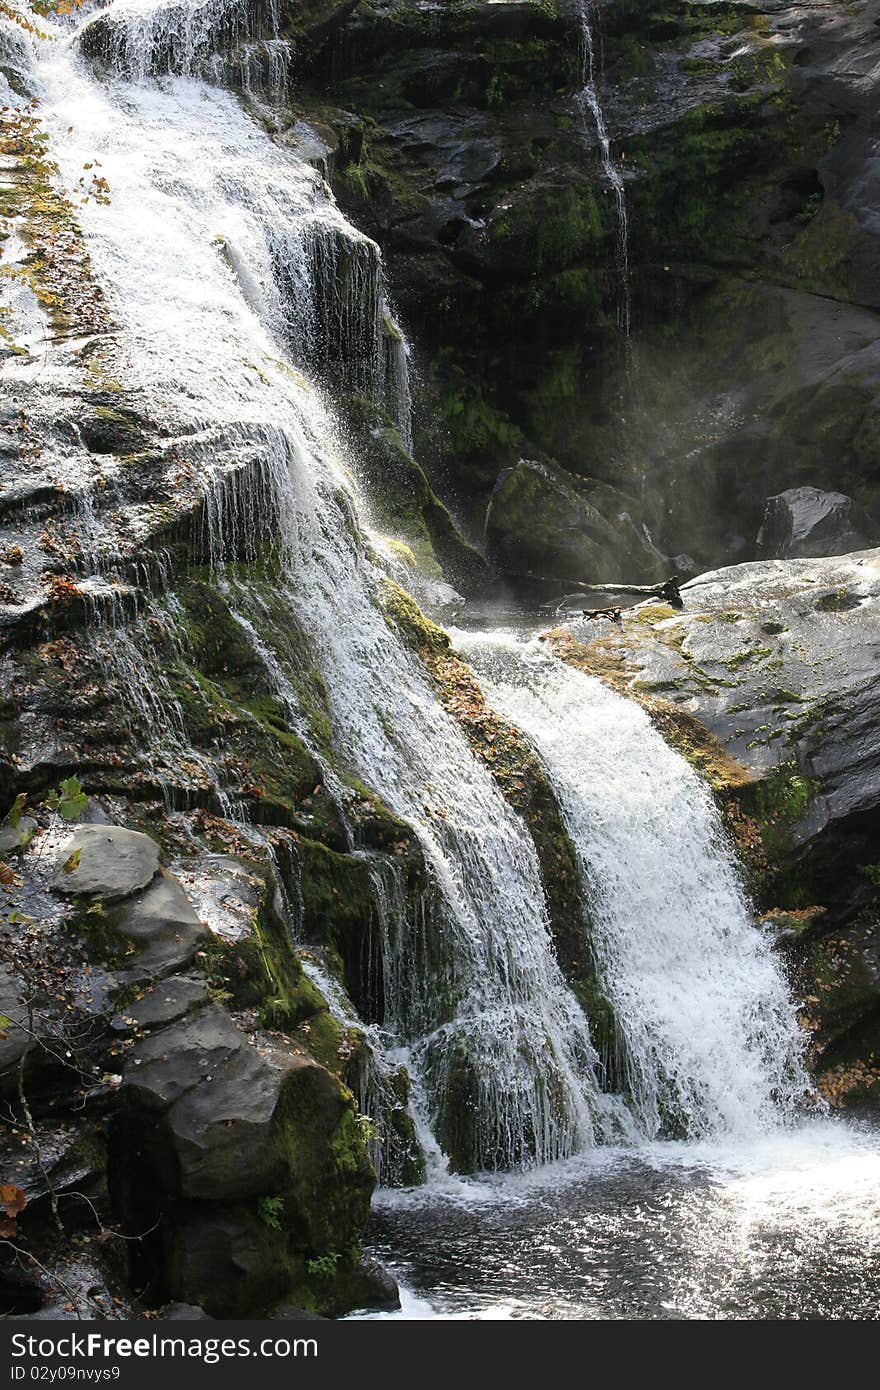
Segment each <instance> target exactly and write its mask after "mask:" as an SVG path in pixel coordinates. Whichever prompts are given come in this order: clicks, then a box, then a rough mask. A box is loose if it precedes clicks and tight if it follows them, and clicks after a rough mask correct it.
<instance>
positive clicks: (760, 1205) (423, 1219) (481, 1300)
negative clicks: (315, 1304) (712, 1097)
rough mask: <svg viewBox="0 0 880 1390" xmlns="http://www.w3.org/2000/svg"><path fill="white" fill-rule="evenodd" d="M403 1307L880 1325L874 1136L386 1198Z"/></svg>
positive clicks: (377, 1244) (383, 1255)
mask: <svg viewBox="0 0 880 1390" xmlns="http://www.w3.org/2000/svg"><path fill="white" fill-rule="evenodd" d="M369 1252H370V1253H371V1254H372V1255H374V1256H375V1257H376V1258H377V1259H380V1260H382V1261H383V1263H385V1264H386V1265H387V1266H388V1267H389V1268H390V1269H391V1270H392V1272H393V1273H394V1274H395V1276H396V1277H397V1279H398V1280H399V1282H400V1285H401V1305H402V1306H401V1309H400V1310H399V1311H398V1312H394V1313H385V1314H362V1315H361V1316H363V1317H382V1316H384V1317H396V1318H409V1319H412V1318H450V1319H452V1318H454V1319H481V1320H482V1319H539V1320H545V1319H639V1320H643V1319H660V1318H663V1319H670V1318H673V1319H791V1318H811V1319H841V1318H843V1319H874V1318H877V1317H880V1131H878V1130H877V1129H870V1128H867V1127H861V1126H857V1125H850V1124H845V1123H842V1122H838V1123H835V1122H830V1121H828V1122H817V1123H815V1124H811V1125H808V1126H805V1127H803V1128H801V1129H799V1130H797V1131H795V1132H790V1133H787V1134H781V1135H774V1136H772V1137H769V1138H767V1139H766V1140H760V1141H757V1142H751V1143H749V1144H745V1145H740V1146H738V1145H730V1146H726V1147H725V1146H722V1145H712V1144H658V1145H653V1146H650V1147H647V1148H645V1149H642V1150H639V1151H638V1152H632V1151H630V1152H625V1151H621V1150H610V1149H608V1150H604V1151H601V1152H596V1153H594V1154H593V1155H590V1156H589V1157H586V1158H584V1159H581V1160H575V1161H572V1162H569V1163H567V1164H563V1165H558V1166H557V1167H555V1168H554V1169H552V1170H544V1171H543V1172H541V1173H537V1174H534V1175H532V1176H531V1177H522V1176H521V1177H517V1178H506V1179H500V1180H494V1179H493V1180H492V1181H489V1182H482V1183H481V1182H477V1181H456V1180H454V1179H451V1178H450V1179H446V1180H441V1181H440V1182H438V1183H436V1184H435V1185H433V1186H432V1187H430V1188H426V1189H423V1190H421V1191H413V1192H409V1193H401V1192H395V1193H390V1192H383V1193H379V1194H378V1195H377V1198H376V1202H375V1211H374V1216H373V1222H372V1228H371V1243H370V1247H369Z"/></svg>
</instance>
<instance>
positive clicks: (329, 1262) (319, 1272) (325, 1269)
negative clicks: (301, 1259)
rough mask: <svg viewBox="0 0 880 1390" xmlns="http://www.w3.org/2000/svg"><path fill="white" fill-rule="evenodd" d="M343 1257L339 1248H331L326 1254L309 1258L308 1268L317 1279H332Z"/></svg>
mask: <svg viewBox="0 0 880 1390" xmlns="http://www.w3.org/2000/svg"><path fill="white" fill-rule="evenodd" d="M341 1259H342V1256H341V1255H340V1253H339V1251H338V1250H329V1251H328V1252H327V1254H326V1255H318V1256H317V1258H316V1259H314V1260H307V1261H306V1269H307V1270H308V1272H309V1274H311V1275H313V1276H314V1277H315V1278H316V1279H332V1278H333V1276H334V1274H335V1273H336V1266H337V1265H338V1263H339V1261H340V1260H341Z"/></svg>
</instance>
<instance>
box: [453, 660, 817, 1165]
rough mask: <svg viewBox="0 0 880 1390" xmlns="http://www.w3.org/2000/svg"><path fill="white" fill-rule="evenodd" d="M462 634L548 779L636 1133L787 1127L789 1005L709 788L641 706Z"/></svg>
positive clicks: (579, 676) (795, 1084)
mask: <svg viewBox="0 0 880 1390" xmlns="http://www.w3.org/2000/svg"><path fill="white" fill-rule="evenodd" d="M456 638H457V641H458V645H459V646H460V647H461V648H462V649H463V651H464V652H465V654H466V655H467V656H468V657H469V659H470V660H471V661H472V663H473V664H474V667H475V669H476V671H477V674H478V677H479V679H480V680H481V682H482V684H483V686H484V688H485V691H486V695H487V697H488V698H489V699H490V700H491V702H492V703H493V705H494V706H495V707H496V708H497V709H499V710H500V711H501V712H502V713H504V714H505V715H506V716H507V717H508V718H509V719H511V720H513V721H514V722H515V723H516V724H518V726H519V727H520V728H521V729H522V730H523V731H524V732H526V733H527V734H528V736H529V737H530V738H531V740H532V741H533V743H534V746H535V748H536V749H537V751H538V753H539V755H540V757H541V758H542V759H543V760H544V763H545V765H546V767H547V769H548V771H549V773H550V775H551V776H552V779H553V783H554V786H555V788H556V791H557V794H558V796H559V798H560V804H561V806H562V810H563V814H564V818H565V820H566V823H567V827H568V830H569V833H570V834H571V837H572V840H573V842H574V845H575V847H576V850H577V854H578V859H579V863H580V869H581V873H582V875H583V880H584V886H585V889H586V894H587V900H588V902H589V904H590V929H591V931H592V934H593V948H594V952H595V956H596V960H597V964H598V967H599V971H600V976H601V979H602V983H603V985H604V988H605V990H606V992H607V994H608V996H609V998H610V999H611V1001H612V1003H613V1006H614V1009H615V1012H616V1016H617V1021H618V1025H619V1027H620V1029H621V1031H622V1033H623V1038H624V1042H625V1046H626V1052H627V1061H628V1072H629V1075H628V1087H627V1089H628V1092H629V1102H630V1105H631V1106H632V1108H633V1112H634V1114H635V1116H636V1119H637V1122H638V1126H639V1130H640V1132H641V1133H642V1134H643V1135H644V1136H646V1137H648V1138H653V1137H655V1136H657V1135H660V1134H663V1133H669V1132H670V1131H671V1132H674V1133H682V1132H683V1133H684V1134H686V1135H687V1136H688V1137H689V1138H699V1137H707V1136H712V1137H717V1136H724V1135H730V1136H736V1137H738V1138H739V1137H747V1136H756V1135H760V1134H762V1133H766V1132H767V1131H768V1130H769V1129H772V1128H774V1127H776V1126H778V1125H779V1124H780V1123H782V1122H784V1121H785V1120H786V1119H790V1118H792V1117H793V1116H794V1114H795V1113H796V1112H797V1109H798V1107H799V1105H800V1104H801V1103H802V1101H803V1097H804V1095H805V1093H806V1092H807V1091H808V1090H809V1083H808V1080H807V1077H806V1074H805V1072H804V1069H803V1065H802V1060H801V1053H802V1036H801V1034H800V1031H799V1028H798V1025H797V1021H796V1017H795V1007H794V1004H793V1002H792V1000H791V997H790V995H789V991H788V988H787V985H786V981H785V978H784V975H783V971H782V968H781V964H780V961H779V959H778V957H777V956H776V955H775V954H774V953H773V951H772V950H771V948H770V945H769V943H768V942H767V940H766V938H765V937H764V936H763V935H762V934H761V933H760V931H759V930H758V929H757V928H756V926H755V925H754V917H753V914H752V913H751V912H750V909H749V905H748V903H747V901H746V899H745V897H744V894H743V891H742V888H741V886H740V883H739V880H738V876H737V871H736V865H735V862H734V859H733V856H732V854H731V852H730V850H729V848H728V846H727V844H726V842H725V839H724V834H723V830H722V827H721V824H720V820H719V817H718V813H717V811H716V809H715V806H714V803H713V801H712V798H711V796H710V794H709V792H708V790H707V788H706V786H705V784H704V783H703V782H702V781H701V780H700V778H699V777H698V776H697V774H696V773H695V772H694V771H693V770H692V769H691V768H690V767H689V766H688V765H687V763H686V762H685V761H684V759H683V758H681V757H680V756H679V755H678V754H677V753H675V752H674V751H673V750H672V749H671V748H670V747H669V746H668V745H667V744H666V743H665V741H664V740H663V738H662V737H661V736H660V734H659V733H657V731H656V730H655V729H654V728H653V726H652V724H651V722H650V720H649V719H648V717H647V715H646V714H645V713H644V711H643V710H642V709H641V708H640V707H639V706H638V705H637V704H635V702H633V701H631V700H626V699H623V698H622V697H621V696H619V695H617V694H615V693H614V692H613V691H611V690H609V689H607V687H605V686H603V685H602V684H601V682H599V681H598V680H596V679H594V678H593V677H590V676H587V675H584V674H583V673H582V672H580V671H576V670H573V669H572V668H570V667H568V666H566V665H564V663H562V662H561V661H559V660H558V659H556V658H555V657H554V656H552V655H551V654H550V653H549V652H548V651H547V650H546V649H545V648H544V647H543V645H542V644H541V643H540V642H539V641H536V640H533V641H531V642H525V641H520V640H518V639H517V638H516V637H514V636H512V635H511V634H510V633H494V634H475V635H467V634H464V633H458V634H456Z"/></svg>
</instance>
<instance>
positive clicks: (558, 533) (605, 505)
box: [486, 459, 669, 583]
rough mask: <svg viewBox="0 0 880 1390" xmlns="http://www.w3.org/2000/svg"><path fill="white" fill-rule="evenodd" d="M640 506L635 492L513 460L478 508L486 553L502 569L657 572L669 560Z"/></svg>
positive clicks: (571, 573) (564, 573) (564, 575)
mask: <svg viewBox="0 0 880 1390" xmlns="http://www.w3.org/2000/svg"><path fill="white" fill-rule="evenodd" d="M642 510H643V509H642V506H641V504H640V502H639V501H638V499H637V498H634V497H630V496H627V495H626V494H625V493H623V492H621V491H620V490H619V489H617V488H612V487H609V486H608V485H607V484H601V483H597V482H595V481H594V480H586V479H581V478H574V477H572V476H571V475H569V474H565V473H563V472H562V471H561V470H559V469H555V468H551V467H550V466H549V465H548V464H542V463H537V462H534V461H530V460H526V459H521V460H520V461H519V463H517V465H516V467H515V468H512V469H509V470H506V471H505V472H503V473H502V474H501V475H500V476H499V478H498V482H497V483H496V486H495V491H494V492H493V494H492V497H491V499H490V501H489V507H488V510H487V512H486V544H487V548H488V552H489V555H490V557H491V559H492V560H493V561H495V563H496V564H497V565H499V566H500V567H501V568H502V569H504V570H506V571H507V572H508V573H510V574H515V575H541V576H546V577H549V578H554V579H574V580H577V579H582V578H584V577H585V576H591V577H592V576H595V575H601V576H603V578H610V577H612V576H616V575H620V574H625V575H627V576H628V577H630V578H631V580H632V582H635V583H639V582H641V581H642V580H645V581H648V580H652V579H659V578H660V577H661V575H662V574H664V573H666V572H667V570H668V568H669V562H668V560H667V559H666V557H664V556H663V555H661V554H660V553H659V551H657V550H656V548H655V547H653V546H652V544H651V540H650V532H649V531H648V530H647V528H645V527H644V526H643V525H642V526H640V525H639V524H638V520H637V519H638V518H639V517H640V516H641V514H642Z"/></svg>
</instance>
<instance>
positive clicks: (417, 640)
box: [382, 579, 449, 655]
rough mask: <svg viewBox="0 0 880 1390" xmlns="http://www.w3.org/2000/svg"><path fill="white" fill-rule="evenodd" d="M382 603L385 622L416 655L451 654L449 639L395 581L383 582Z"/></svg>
mask: <svg viewBox="0 0 880 1390" xmlns="http://www.w3.org/2000/svg"><path fill="white" fill-rule="evenodd" d="M382 603H383V607H384V610H385V618H386V621H387V622H388V623H389V625H390V626H391V627H393V628H395V629H396V630H397V631H398V632H399V633H400V635H401V637H402V638H403V639H404V641H405V642H407V643H408V644H409V645H410V646H411V647H412V648H413V649H414V650H415V651H417V652H421V651H427V652H428V653H433V654H434V655H438V654H440V653H442V652H446V651H448V650H449V636H448V634H447V633H446V632H444V631H443V628H442V627H438V626H437V624H436V623H433V622H432V621H431V619H430V618H426V617H425V615H424V613H423V612H422V610H421V609H420V608H419V605H418V604H417V603H416V601H415V599H413V598H412V597H411V596H410V595H409V594H408V593H407V592H406V590H405V589H401V587H400V585H399V584H395V583H394V581H393V580H392V579H383V581H382Z"/></svg>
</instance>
